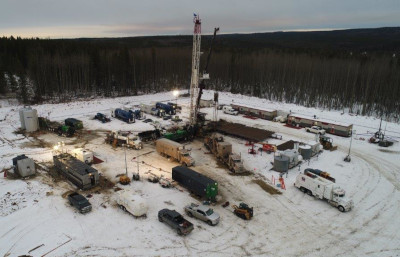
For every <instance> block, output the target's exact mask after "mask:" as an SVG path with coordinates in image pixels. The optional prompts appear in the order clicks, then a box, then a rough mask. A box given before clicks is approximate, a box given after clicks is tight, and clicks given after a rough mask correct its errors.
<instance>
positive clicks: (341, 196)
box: [328, 187, 354, 212]
mask: <svg viewBox="0 0 400 257" xmlns="http://www.w3.org/2000/svg"><path fill="white" fill-rule="evenodd" d="M331 199H332V200H330V201H328V202H329V204H330V205H332V206H335V207H337V208H338V209H339V211H341V212H345V211H350V210H351V209H352V208H353V207H354V203H353V201H352V200H350V199H349V198H347V197H346V193H345V191H344V189H342V188H340V187H334V188H333V189H332V196H331Z"/></svg>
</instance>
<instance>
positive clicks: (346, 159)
mask: <svg viewBox="0 0 400 257" xmlns="http://www.w3.org/2000/svg"><path fill="white" fill-rule="evenodd" d="M353 133H356V131H355V130H352V131H351V137H350V147H349V153H348V154H347V156H346V157H345V158H344V161H345V162H350V161H351V157H350V152H351V143H352V142H353Z"/></svg>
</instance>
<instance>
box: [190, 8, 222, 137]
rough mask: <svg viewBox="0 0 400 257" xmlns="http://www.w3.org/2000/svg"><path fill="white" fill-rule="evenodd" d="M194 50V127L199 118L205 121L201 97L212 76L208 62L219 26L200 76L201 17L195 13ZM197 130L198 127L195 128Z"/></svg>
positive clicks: (215, 29) (191, 102)
mask: <svg viewBox="0 0 400 257" xmlns="http://www.w3.org/2000/svg"><path fill="white" fill-rule="evenodd" d="M193 23H194V31H193V52H192V78H191V83H190V116H189V120H190V125H191V127H193V128H196V127H197V126H198V122H199V119H202V121H204V116H201V115H199V109H200V99H201V95H202V94H203V89H204V88H205V82H204V81H205V80H206V79H209V78H210V75H209V73H208V64H209V62H210V59H211V53H212V48H213V44H214V40H215V37H216V35H217V32H218V31H219V28H214V35H213V37H212V39H211V44H210V49H209V52H208V56H207V62H206V65H205V68H204V70H203V72H202V74H201V77H200V56H201V51H200V50H201V49H200V48H201V47H200V46H201V19H200V17H199V16H198V15H196V14H194V18H193ZM195 130H196V129H195Z"/></svg>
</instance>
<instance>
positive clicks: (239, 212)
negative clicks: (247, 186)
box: [232, 203, 253, 220]
mask: <svg viewBox="0 0 400 257" xmlns="http://www.w3.org/2000/svg"><path fill="white" fill-rule="evenodd" d="M232 207H233V213H234V214H235V215H236V216H238V217H239V218H241V219H244V220H250V219H251V218H252V217H253V207H249V206H248V205H247V204H245V203H240V204H239V206H237V205H233V206H232Z"/></svg>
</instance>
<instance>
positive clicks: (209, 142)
mask: <svg viewBox="0 0 400 257" xmlns="http://www.w3.org/2000/svg"><path fill="white" fill-rule="evenodd" d="M204 146H205V147H206V148H207V149H208V150H209V151H211V153H213V154H214V156H215V157H217V159H218V160H220V161H221V162H223V163H224V164H225V165H226V166H227V167H228V169H229V170H230V171H231V172H233V173H243V172H245V169H244V166H243V162H242V160H241V157H240V156H239V155H237V154H233V153H232V144H231V143H229V142H224V139H223V137H215V136H214V137H208V136H207V137H205V138H204Z"/></svg>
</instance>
